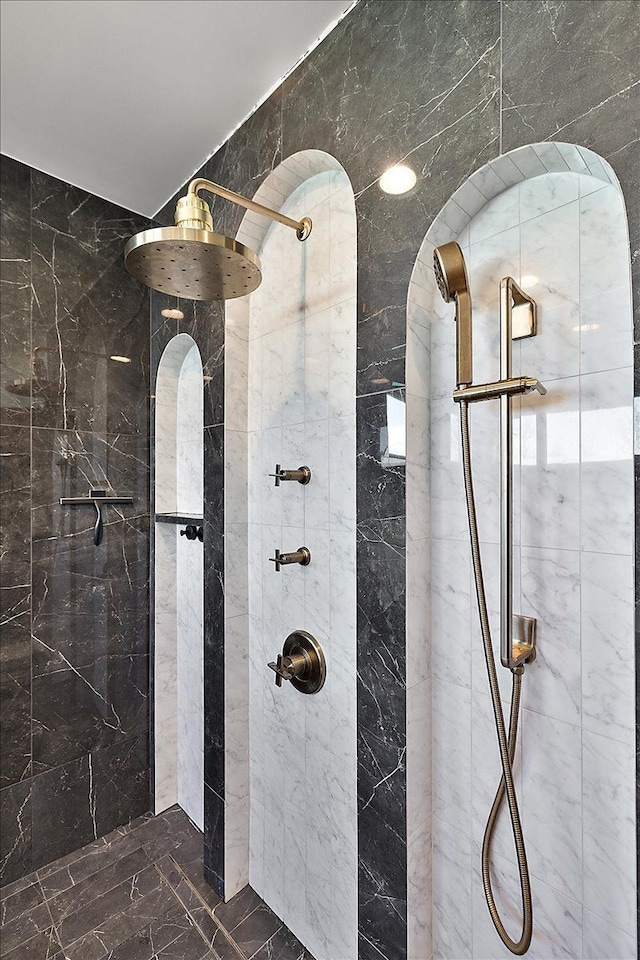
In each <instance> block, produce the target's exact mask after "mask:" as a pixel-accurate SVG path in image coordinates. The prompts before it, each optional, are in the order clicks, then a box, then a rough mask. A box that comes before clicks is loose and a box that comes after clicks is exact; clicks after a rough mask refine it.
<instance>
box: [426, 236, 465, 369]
mask: <svg viewBox="0 0 640 960" xmlns="http://www.w3.org/2000/svg"><path fill="white" fill-rule="evenodd" d="M433 270H434V273H435V275H436V283H437V284H438V290H439V291H440V293H441V294H442V298H443V300H444V301H445V303H451V301H452V300H454V301H455V304H456V381H457V385H458V387H467V386H469V385H470V384H471V383H473V359H472V358H473V354H472V340H471V294H470V292H469V278H468V277H467V267H466V264H465V262H464V256H463V254H462V250H461V249H460V247H459V246H458V244H457V243H456V242H455V240H454V241H452V242H451V243H445V244H443V245H442V246H441V247H436V248H435V250H434V251H433Z"/></svg>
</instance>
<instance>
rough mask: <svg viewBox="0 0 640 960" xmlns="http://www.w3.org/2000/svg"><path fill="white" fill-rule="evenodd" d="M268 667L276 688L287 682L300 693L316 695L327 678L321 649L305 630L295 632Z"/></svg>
mask: <svg viewBox="0 0 640 960" xmlns="http://www.w3.org/2000/svg"><path fill="white" fill-rule="evenodd" d="M268 666H269V667H270V668H271V670H273V671H274V673H275V675H276V684H277V686H279V687H281V686H282V681H283V680H289V681H290V682H291V685H292V686H293V687H295V688H296V690H298V691H299V692H300V693H317V692H318V691H319V690H321V689H322V687H323V686H324V681H325V680H326V677H327V663H326V660H325V658H324V652H323V650H322V647H321V646H320V644H319V643H318V641H317V640H316V638H315V637H312V636H311V634H310V633H307V632H306V631H305V630H295V631H294V632H293V633H290V634H289V636H288V637H287V639H286V640H285V642H284V646H283V648H282V653H281V654H278V659H277V660H276V661H275V662H273V663H269V664H268Z"/></svg>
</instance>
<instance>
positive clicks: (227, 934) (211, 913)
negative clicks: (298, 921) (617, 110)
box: [155, 854, 257, 960]
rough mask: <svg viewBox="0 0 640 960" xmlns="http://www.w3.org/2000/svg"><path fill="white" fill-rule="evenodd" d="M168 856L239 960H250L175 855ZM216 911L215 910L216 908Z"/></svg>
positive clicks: (197, 927) (174, 892)
mask: <svg viewBox="0 0 640 960" xmlns="http://www.w3.org/2000/svg"><path fill="white" fill-rule="evenodd" d="M168 856H169V859H170V860H171V861H172V862H173V864H174V866H175V867H176V869H177V870H178V871H179V873H180V875H181V876H182V879H183V881H184V882H185V883H186V884H187V885H188V887H189V889H190V890H191V892H192V893H193V894H194V895H195V896H196V897H197V898H198V900H199V901H200V904H201V905H202V907H203V908H204V909H205V910H206V911H207V913H208V915H209V916H210V917H211V919H212V920H213V922H214V923H215V925H216V926H217V927H218V929H219V930H220V932H221V933H222V934H223V936H224V937H225V938H226V940H227V941H228V943H229V944H230V946H231V947H232V948H233V949H234V950H235V952H236V953H237V955H238V957H239V960H249V957H247V955H246V954H245V953H244V951H243V950H242V949H241V948H240V947H239V946H238V944H237V943H236V942H235V940H234V939H233V937H232V935H231V933H230V932H229V930H227V928H226V927H225V925H224V924H223V923H221V922H220V920H218V918H217V917H216V915H215V912H214V910H212V909H211V907H210V906H209V904H208V903H207V902H206V900H204V898H203V897H202V895H201V894H200V892H199V891H198V890H196V888H195V887H194V885H193V884H192V883H191V880H190V879H189V878H188V877H187V875H186V874H185V872H184V870H183V869H182V867H181V866H180V864H179V863H177V862H176V860H175V859H174V857H173V855H172V854H168ZM155 867H156V869H157V870H158V872H159V873H160V874H161V875H162V871H161V870H160V869H159V867H158V865H157V864H155ZM165 880H166V878H165ZM167 883H168V885H169V887H170V888H171V891H172V893H173V895H174V896H175V898H176V900H178V901H179V903H181V904H182V906H183V907H184V910H185V912H186V914H187V916H188V917H189V919H190V920H191V922H192V923H193V925H194V927H195V928H196V930H197V931H198V933H199V934H200V936H201V937H202V938H203V939H204V941H205V942H206V944H207V945H208V946H209V947H210V949H211V950H213V951H214V952H215V947H214V945H213V944H212V943H210V941H209V939H208V937H207V936H206V935H205V933H204V932H203V931H202V929H201V928H200V926H199V924H198V922H197V921H196V920H195V918H194V917H193V916H192V914H191V911H190V910H189V908H188V907H187V905H186V904H185V903H184V901H183V900H182V899H181V898H180V896H179V895H178V893H177V892H176V891H175V890H174V889H173V887H172V886H171V884H170V883H169V882H168V881H167ZM214 909H215V908H214ZM255 909H257V907H256V908H255ZM254 912H255V910H252V911H251V913H254ZM251 913H250V914H247V916H251ZM245 919H246V917H243V920H245Z"/></svg>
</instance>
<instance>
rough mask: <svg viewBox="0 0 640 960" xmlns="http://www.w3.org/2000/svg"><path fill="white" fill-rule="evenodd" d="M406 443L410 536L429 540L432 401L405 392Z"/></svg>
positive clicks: (409, 537) (407, 505)
mask: <svg viewBox="0 0 640 960" xmlns="http://www.w3.org/2000/svg"><path fill="white" fill-rule="evenodd" d="M406 430H407V447H408V449H410V450H411V457H410V458H409V459H408V460H407V467H406V470H407V500H406V510H407V540H409V539H411V540H426V539H428V538H429V536H430V535H431V510H430V501H431V496H430V493H431V491H430V471H429V449H430V430H429V401H428V400H425V399H423V398H422V397H414V396H413V395H412V394H407V396H406Z"/></svg>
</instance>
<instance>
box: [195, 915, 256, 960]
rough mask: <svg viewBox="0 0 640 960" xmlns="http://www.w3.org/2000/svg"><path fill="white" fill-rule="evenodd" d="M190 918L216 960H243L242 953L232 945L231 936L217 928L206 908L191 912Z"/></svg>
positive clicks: (235, 945)
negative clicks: (211, 949) (210, 948)
mask: <svg viewBox="0 0 640 960" xmlns="http://www.w3.org/2000/svg"><path fill="white" fill-rule="evenodd" d="M190 916H191V919H192V920H193V922H194V923H195V925H196V926H197V928H198V929H199V931H200V933H201V934H202V936H203V937H204V939H205V940H206V941H207V943H209V945H210V946H211V947H212V948H213V951H214V953H215V955H216V957H217V958H218V960H245V955H244V953H242V951H241V950H240V949H239V947H238V946H237V944H236V943H234V941H233V939H232V937H231V934H228V933H227V932H226V930H224V929H223V928H222V927H220V926H218V924H217V923H216V922H215V920H214V919H213V918H212V917H211V914H210V912H209V911H208V910H207V909H206V907H198V908H197V909H195V910H192V911H191V912H190Z"/></svg>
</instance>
